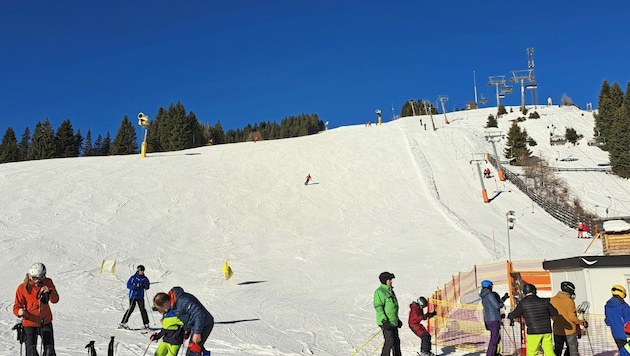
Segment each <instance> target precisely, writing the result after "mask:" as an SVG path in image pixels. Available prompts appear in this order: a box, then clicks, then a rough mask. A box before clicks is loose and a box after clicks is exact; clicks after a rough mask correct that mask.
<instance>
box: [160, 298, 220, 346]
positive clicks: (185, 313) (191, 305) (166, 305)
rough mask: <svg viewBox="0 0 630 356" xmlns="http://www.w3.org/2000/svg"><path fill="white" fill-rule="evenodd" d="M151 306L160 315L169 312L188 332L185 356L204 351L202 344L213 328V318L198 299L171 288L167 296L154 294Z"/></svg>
mask: <svg viewBox="0 0 630 356" xmlns="http://www.w3.org/2000/svg"><path fill="white" fill-rule="evenodd" d="M153 305H154V307H155V309H156V310H157V311H158V312H160V313H163V312H164V311H169V310H170V311H171V312H172V313H173V314H174V315H175V316H176V317H178V318H179V320H181V321H182V322H183V323H184V327H185V328H186V329H189V330H190V334H191V335H190V339H189V341H188V350H186V356H199V355H201V354H202V353H203V351H205V348H204V343H205V342H206V340H207V339H208V337H209V336H210V333H211V332H212V328H214V317H213V316H212V314H210V312H209V311H208V310H207V309H206V307H204V306H203V304H201V302H200V301H199V299H197V298H196V297H195V296H194V295H192V294H190V293H186V292H184V289H183V288H182V287H173V288H171V290H170V291H169V292H168V294H166V293H158V294H156V295H155V297H153Z"/></svg>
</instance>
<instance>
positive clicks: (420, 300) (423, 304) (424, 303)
mask: <svg viewBox="0 0 630 356" xmlns="http://www.w3.org/2000/svg"><path fill="white" fill-rule="evenodd" d="M416 302H417V303H418V305H420V308H424V307H426V306H427V305H429V302H428V301H427V298H425V297H419V298H418V299H417V300H416Z"/></svg>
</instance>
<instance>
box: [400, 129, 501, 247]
mask: <svg viewBox="0 0 630 356" xmlns="http://www.w3.org/2000/svg"><path fill="white" fill-rule="evenodd" d="M410 126H411V125H407V127H406V129H404V128H403V126H402V125H401V126H399V128H400V130H401V132H402V133H403V135H404V136H405V137H406V139H407V142H408V149H409V153H410V155H411V157H412V159H413V161H414V164H415V166H416V168H417V172H418V174H419V176H420V177H421V180H422V181H423V182H424V183H425V184H424V187H423V188H424V190H425V191H426V192H427V196H430V197H432V198H433V199H432V200H431V204H432V205H433V206H434V207H435V208H436V209H437V210H438V211H440V212H441V214H442V216H444V218H445V219H447V220H449V221H451V222H452V223H453V226H455V227H457V228H458V229H460V230H461V231H462V233H464V234H469V235H472V236H473V237H475V238H476V239H477V240H479V242H480V243H481V244H482V245H483V246H484V247H485V248H486V250H487V251H488V253H490V254H494V252H493V251H494V248H495V245H494V241H493V239H492V237H490V236H487V235H485V234H484V233H482V232H480V231H477V230H476V229H475V227H474V226H472V225H471V224H470V223H468V221H467V220H466V219H465V218H464V217H462V216H461V215H459V214H458V213H456V212H454V211H453V210H451V209H450V208H449V207H448V205H447V204H446V203H445V202H444V200H443V199H442V198H441V197H440V192H439V189H438V185H437V182H436V176H435V174H434V172H433V167H432V165H431V162H430V161H429V160H428V158H427V156H426V154H425V152H424V151H423V150H422V147H421V145H420V144H419V142H418V139H419V137H418V135H417V134H415V132H416V130H415V129H413V128H411V127H410ZM426 135H439V133H438V132H429V131H427V132H426ZM503 250H504V249H503V248H501V251H498V252H500V253H501V254H503V253H504V251H503Z"/></svg>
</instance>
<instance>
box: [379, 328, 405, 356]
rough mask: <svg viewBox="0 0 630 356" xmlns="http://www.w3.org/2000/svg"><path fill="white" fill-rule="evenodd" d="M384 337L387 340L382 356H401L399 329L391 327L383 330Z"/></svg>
mask: <svg viewBox="0 0 630 356" xmlns="http://www.w3.org/2000/svg"><path fill="white" fill-rule="evenodd" d="M383 337H384V338H385V343H384V344H383V350H382V351H381V356H390V355H392V351H393V352H394V353H393V356H401V352H400V337H399V336H398V328H396V327H395V326H394V327H390V328H383Z"/></svg>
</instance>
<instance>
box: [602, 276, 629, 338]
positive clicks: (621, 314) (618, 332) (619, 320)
mask: <svg viewBox="0 0 630 356" xmlns="http://www.w3.org/2000/svg"><path fill="white" fill-rule="evenodd" d="M611 293H612V298H610V299H608V301H607V302H606V305H604V314H605V316H606V317H605V319H604V322H605V323H606V325H608V326H609V327H610V331H611V332H612V337H613V339H615V343H616V344H617V347H618V348H619V349H621V348H622V347H624V345H625V344H626V343H627V342H628V341H627V339H626V333H625V332H624V330H623V327H624V325H625V324H626V323H627V322H629V321H630V306H628V304H627V303H626V301H625V300H624V298H626V288H624V287H623V286H620V285H614V286H613V287H612V289H611Z"/></svg>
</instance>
